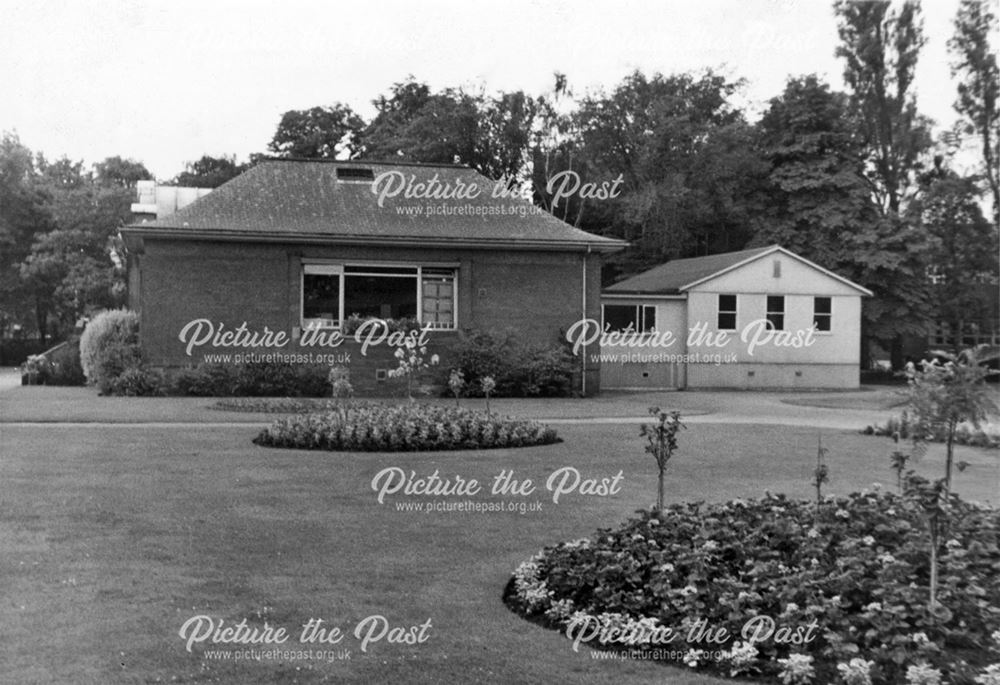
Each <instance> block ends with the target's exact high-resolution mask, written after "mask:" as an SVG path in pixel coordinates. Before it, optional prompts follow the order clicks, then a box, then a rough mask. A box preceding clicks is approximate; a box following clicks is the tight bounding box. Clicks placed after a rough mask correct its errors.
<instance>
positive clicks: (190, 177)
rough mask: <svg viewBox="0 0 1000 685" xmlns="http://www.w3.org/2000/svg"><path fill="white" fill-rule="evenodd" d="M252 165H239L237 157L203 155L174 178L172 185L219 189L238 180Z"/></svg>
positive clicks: (247, 163)
mask: <svg viewBox="0 0 1000 685" xmlns="http://www.w3.org/2000/svg"><path fill="white" fill-rule="evenodd" d="M250 166H251V163H249V162H246V163H243V164H239V163H237V162H236V156H235V155H233V156H225V155H223V156H222V157H212V156H210V155H202V157H201V159H199V160H197V161H195V162H188V164H187V165H186V166H185V168H184V171H182V172H181V173H179V174H177V176H175V177H174V179H173V181H172V183H173V184H174V185H178V186H185V187H188V188H218V187H219V186H221V185H222V184H223V183H225V182H226V181H229V180H231V179H234V178H236V177H237V176H239V175H240V174H242V173H243V172H244V171H246V170H247V169H249V168H250Z"/></svg>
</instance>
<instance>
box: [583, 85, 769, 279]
mask: <svg viewBox="0 0 1000 685" xmlns="http://www.w3.org/2000/svg"><path fill="white" fill-rule="evenodd" d="M740 85H741V82H739V81H736V82H733V81H729V80H727V79H726V78H724V77H722V76H719V75H716V74H714V73H712V72H706V73H704V74H701V75H697V76H696V75H692V74H675V75H671V76H663V75H661V74H654V75H652V76H648V77H647V76H646V75H644V74H642V73H641V72H635V73H633V74H631V75H629V76H628V77H626V78H625V79H624V80H623V81H622V82H621V83H620V84H619V85H618V86H617V87H616V88H615V89H614V90H613V91H612V92H610V93H597V94H595V95H592V96H590V97H587V98H584V99H583V101H582V102H581V103H580V106H579V109H578V111H577V112H576V113H575V114H574V115H573V125H572V129H571V130H572V133H573V141H572V143H571V144H564V147H563V149H564V150H566V151H567V152H568V153H570V154H571V155H572V157H573V159H574V160H575V161H574V166H575V167H576V169H578V170H579V171H580V172H581V173H585V174H586V175H587V178H586V179H585V180H588V181H602V180H605V181H610V180H611V179H616V178H618V177H619V175H620V176H621V179H622V185H621V187H622V192H621V194H620V197H618V198H617V199H613V200H601V201H599V202H598V201H594V202H591V203H589V204H588V205H586V206H583V204H584V203H581V206H580V208H579V210H578V212H577V213H578V215H579V213H584V214H585V216H584V217H583V219H582V220H579V218H578V220H577V221H576V223H577V225H579V226H580V227H581V228H585V229H587V230H591V231H594V232H596V233H599V234H611V235H614V236H616V237H620V238H624V239H626V240H629V241H630V242H632V243H633V247H632V248H631V249H630V250H628V251H626V252H625V253H624V254H623V255H621V256H619V257H617V258H616V259H615V260H612V261H613V262H615V261H617V262H618V266H619V267H620V268H621V269H622V270H623V271H624V272H626V273H630V272H635V271H637V270H640V269H643V268H647V267H648V266H650V265H651V264H656V263H660V262H662V261H664V260H666V259H671V258H675V257H688V256H694V255H703V254H711V253H715V252H721V251H726V250H733V249H740V248H742V247H743V246H744V245H745V243H746V242H747V240H749V239H750V232H749V224H750V217H751V216H752V215H753V214H754V212H755V211H756V208H755V206H754V202H755V198H756V197H757V189H758V188H759V186H760V184H761V182H762V180H763V178H764V175H765V174H766V171H767V167H766V165H765V164H764V163H763V161H762V160H761V159H760V157H759V155H758V154H757V152H756V144H755V135H756V133H755V131H754V130H753V128H752V127H750V126H748V125H747V124H746V122H745V121H744V119H743V116H742V113H741V112H740V111H739V110H737V109H736V108H734V107H732V106H731V105H730V103H729V98H730V97H731V96H732V95H733V94H734V93H735V92H736V91H737V90H738V88H739V87H740Z"/></svg>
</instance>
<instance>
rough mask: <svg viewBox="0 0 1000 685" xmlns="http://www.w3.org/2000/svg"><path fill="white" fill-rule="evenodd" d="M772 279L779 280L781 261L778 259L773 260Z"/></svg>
mask: <svg viewBox="0 0 1000 685" xmlns="http://www.w3.org/2000/svg"><path fill="white" fill-rule="evenodd" d="M774 277H775V278H781V260H780V259H775V260H774Z"/></svg>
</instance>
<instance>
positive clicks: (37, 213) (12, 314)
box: [0, 133, 52, 334]
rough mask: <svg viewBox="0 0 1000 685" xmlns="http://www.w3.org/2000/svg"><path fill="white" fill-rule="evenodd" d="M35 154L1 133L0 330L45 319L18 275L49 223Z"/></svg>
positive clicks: (10, 135) (37, 301)
mask: <svg viewBox="0 0 1000 685" xmlns="http://www.w3.org/2000/svg"><path fill="white" fill-rule="evenodd" d="M44 205H45V195H44V193H43V192H42V190H41V187H40V184H39V183H38V173H37V169H36V162H35V158H34V156H33V155H32V152H31V150H29V149H28V148H27V147H26V146H25V145H24V144H23V143H21V141H20V139H19V138H18V137H17V134H14V133H4V134H3V137H2V138H0V334H6V333H7V332H8V331H9V330H11V329H12V328H14V327H15V326H20V327H21V328H22V330H24V329H28V328H30V327H31V326H30V325H29V322H38V321H44V320H45V317H46V316H47V309H46V304H45V302H44V300H41V299H38V298H37V297H36V296H35V293H33V292H32V291H31V289H30V288H29V287H28V285H27V284H26V283H25V282H24V281H22V280H21V277H20V272H19V264H20V263H21V262H22V261H23V260H24V259H25V258H26V257H27V256H28V255H29V254H30V253H31V244H32V242H33V241H34V239H35V236H36V235H37V234H42V233H45V232H46V231H49V230H51V228H52V219H51V216H50V215H49V213H48V212H47V211H46V209H45V206H44Z"/></svg>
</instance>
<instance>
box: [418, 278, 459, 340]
mask: <svg viewBox="0 0 1000 685" xmlns="http://www.w3.org/2000/svg"><path fill="white" fill-rule="evenodd" d="M424 273H425V274H426V273H427V271H426V270H425V271H424ZM421 287H422V289H423V297H424V301H423V304H422V309H423V311H422V318H423V321H422V323H423V324H424V325H425V326H426V325H430V326H431V327H432V328H453V327H454V326H455V278H454V275H453V274H452V275H447V276H432V277H427V276H425V277H424V280H423V283H422V286H421Z"/></svg>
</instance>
